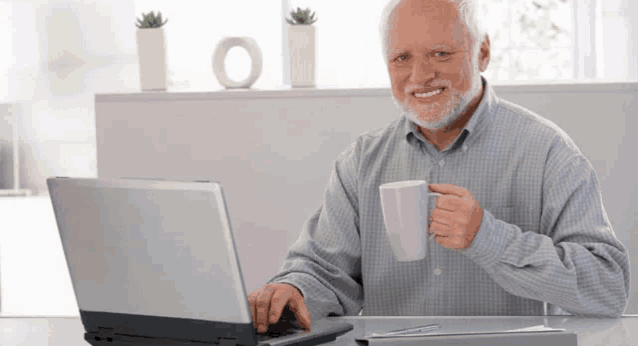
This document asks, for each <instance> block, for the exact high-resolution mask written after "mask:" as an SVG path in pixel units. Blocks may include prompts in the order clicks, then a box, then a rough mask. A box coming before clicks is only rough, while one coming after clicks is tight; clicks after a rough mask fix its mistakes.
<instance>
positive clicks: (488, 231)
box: [463, 209, 513, 267]
mask: <svg viewBox="0 0 638 346" xmlns="http://www.w3.org/2000/svg"><path fill="white" fill-rule="evenodd" d="M512 236H513V234H512V230H511V228H510V225H509V224H507V223H506V222H504V221H501V220H497V219H496V218H494V215H492V213H490V212H489V211H487V210H485V209H483V219H482V220H481V226H480V227H479V230H478V232H477V233H476V235H475V236H474V240H472V244H470V247H468V248H467V249H465V250H464V251H463V254H464V255H465V256H466V257H468V258H469V259H471V260H473V261H474V262H475V263H476V264H478V265H479V266H481V267H490V266H492V265H493V264H494V263H496V262H497V261H498V259H499V258H500V257H501V256H502V254H503V252H504V251H505V247H506V246H507V244H508V243H509V242H510V239H511V238H512Z"/></svg>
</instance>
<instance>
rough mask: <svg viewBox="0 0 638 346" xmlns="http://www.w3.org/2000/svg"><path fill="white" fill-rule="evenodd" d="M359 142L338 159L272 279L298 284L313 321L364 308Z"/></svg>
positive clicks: (355, 312) (273, 281) (353, 313)
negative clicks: (320, 199) (316, 204)
mask: <svg viewBox="0 0 638 346" xmlns="http://www.w3.org/2000/svg"><path fill="white" fill-rule="evenodd" d="M355 144H356V143H354V144H353V145H351V146H350V147H349V148H348V149H347V150H346V151H344V153H342V154H341V156H340V158H339V159H338V160H337V161H336V162H335V165H334V169H333V171H332V174H331V176H330V179H329V182H328V185H327V187H326V190H325V193H324V199H323V204H322V206H320V207H319V208H318V209H317V210H316V211H315V212H314V213H313V214H312V216H310V218H309V219H308V220H307V221H306V222H305V223H304V226H303V229H302V232H301V235H300V236H299V238H298V239H297V241H296V242H295V244H293V245H292V246H291V247H290V249H289V251H288V254H287V256H286V259H285V261H284V263H283V266H282V269H281V270H280V272H279V273H278V274H277V275H275V276H274V277H273V278H271V279H270V280H269V281H268V283H288V284H291V285H293V286H295V287H297V288H298V289H299V290H300V291H301V293H302V295H303V296H304V303H305V304H306V307H307V308H308V312H309V314H310V319H311V320H316V319H321V318H324V317H327V316H347V315H356V314H358V313H359V312H360V311H361V309H362V307H363V286H362V279H361V239H360V235H359V214H358V210H359V208H358V199H357V198H358V197H357V194H356V191H357V190H356V187H357V184H356V174H357V173H356V172H357V167H358V163H357V162H358V160H357V157H356V153H357V151H356V149H355V147H356V145H355Z"/></svg>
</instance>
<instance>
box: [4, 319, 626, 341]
mask: <svg viewBox="0 0 638 346" xmlns="http://www.w3.org/2000/svg"><path fill="white" fill-rule="evenodd" d="M328 319H329V320H341V321H347V322H349V323H352V324H353V325H354V330H352V331H351V332H349V333H347V334H345V335H343V336H341V337H339V338H337V340H336V341H335V342H331V343H328V344H325V345H331V346H336V345H340V346H341V345H355V344H356V343H355V342H354V338H355V337H357V336H360V335H363V334H364V333H365V334H367V333H371V332H373V331H387V330H391V329H398V328H402V327H403V328H407V327H411V326H418V325H423V324H429V323H440V324H442V325H443V326H451V325H455V326H457V327H461V326H464V325H465V326H467V327H471V328H475V327H477V326H481V325H483V326H502V327H504V328H513V327H526V326H533V325H540V324H544V325H546V326H548V327H554V328H564V329H566V330H567V331H568V332H572V331H573V332H576V333H577V335H578V346H599V345H614V346H629V345H635V346H638V316H635V315H633V316H629V315H627V316H624V317H622V318H618V319H611V318H584V317H573V316H549V317H542V316H539V317H528V316H526V317H523V316H504V317H500V316H497V317H494V316H472V317H457V316H455V317H364V316H352V317H330V318H328ZM0 330H1V331H2V333H0V344H1V345H2V346H18V345H20V346H23V345H33V346H40V345H42V346H87V345H88V343H87V342H86V341H84V339H83V336H84V328H83V326H82V322H81V320H80V319H79V318H64V317H2V318H0Z"/></svg>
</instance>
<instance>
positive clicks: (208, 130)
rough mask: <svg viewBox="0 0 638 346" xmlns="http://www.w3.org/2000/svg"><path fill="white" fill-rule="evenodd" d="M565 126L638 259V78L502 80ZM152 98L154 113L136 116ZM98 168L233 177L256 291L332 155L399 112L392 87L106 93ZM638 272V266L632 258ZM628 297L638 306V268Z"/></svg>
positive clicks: (243, 249) (502, 91)
mask: <svg viewBox="0 0 638 346" xmlns="http://www.w3.org/2000/svg"><path fill="white" fill-rule="evenodd" d="M495 91H496V93H497V95H498V96H499V97H501V98H504V99H506V100H510V101H512V102H515V103H517V104H519V105H521V106H523V107H527V108H529V109H531V110H532V111H535V112H537V113H538V114H540V115H541V116H544V117H546V118H547V119H549V120H551V121H553V122H555V123H556V124H557V125H558V126H560V127H561V128H563V129H564V130H565V131H566V132H567V133H568V134H569V135H570V137H571V138H572V139H573V140H574V141H575V142H576V144H577V145H578V146H579V148H580V149H581V151H582V152H583V154H584V155H585V156H586V157H587V158H588V159H589V161H590V162H591V164H592V166H593V167H594V169H595V170H596V172H597V174H598V179H599V181H600V185H601V189H602V197H603V203H604V206H605V209H606V211H607V214H608V217H609V219H610V222H611V224H612V227H613V229H614V232H615V234H616V236H617V237H618V238H619V239H620V240H621V241H622V242H623V243H624V244H625V246H626V247H627V248H628V249H629V255H630V260H631V261H632V262H633V263H638V247H637V246H636V245H635V244H636V240H637V239H638V238H636V236H635V234H636V231H638V228H637V227H638V224H637V223H636V221H638V198H637V197H638V196H637V195H636V194H635V193H633V190H634V189H633V188H634V186H635V177H636V176H638V164H637V163H636V162H635V148H637V147H638V140H637V139H636V137H635V136H632V135H631V133H632V130H634V129H636V128H638V120H637V119H635V117H634V116H632V115H633V114H635V113H636V111H637V110H638V84H636V83H633V84H611V85H608V84H584V85H538V86H498V87H495ZM142 109H147V110H148V111H149V112H148V114H146V115H143V114H142V115H139V116H138V115H137V114H139V113H140V110H142ZM96 112H97V123H96V124H97V136H98V148H97V150H98V156H99V158H100V161H99V162H98V170H99V172H98V173H99V176H100V177H101V178H121V177H146V178H165V179H178V180H182V179H184V180H189V179H192V180H214V181H219V182H221V184H222V185H223V186H224V192H225V194H226V198H227V201H228V207H229V214H230V218H231V224H232V226H233V229H234V232H235V235H236V238H235V239H236V241H237V247H238V253H239V257H240V261H241V263H242V268H243V273H244V277H245V279H246V289H247V291H249V292H250V291H252V290H254V289H255V288H257V287H259V286H261V285H262V284H263V283H264V282H266V280H268V279H269V278H270V277H272V276H273V275H274V274H276V272H277V271H278V270H279V268H280V266H281V264H282V263H283V260H284V257H285V255H286V253H287V249H288V247H289V246H290V245H292V243H293V242H294V241H295V240H296V238H297V236H298V235H299V232H300V231H301V228H302V225H303V223H304V222H305V221H306V220H307V218H308V217H309V216H310V215H311V213H312V212H314V211H315V210H316V208H317V207H318V206H319V205H320V203H321V201H322V197H323V192H324V189H325V184H326V183H327V181H328V178H329V174H330V172H331V168H332V164H333V163H334V161H335V160H336V158H337V156H338V154H339V153H341V152H342V151H343V150H344V149H345V148H346V147H347V146H348V145H349V144H350V143H351V142H352V141H354V140H355V138H356V136H358V135H359V134H361V133H363V132H366V131H369V130H372V129H375V128H379V127H382V126H385V125H386V124H387V123H389V122H390V121H392V120H393V119H394V118H396V117H398V116H399V115H400V112H399V110H398V109H397V108H396V106H395V105H394V102H393V101H392V99H391V97H390V91H389V90H388V89H370V90H367V91H366V90H342V91H341V90H332V91H328V90H323V91H315V92H313V91H281V92H269V93H259V92H255V91H247V92H242V93H234V92H227V93H197V94H189V93H182V94H161V93H160V94H135V95H98V97H97V101H96ZM633 268H634V273H635V272H636V271H637V269H636V268H638V266H635V265H634V267H633ZM632 287H633V288H634V290H633V291H632V292H631V296H632V297H631V300H630V307H629V308H628V309H627V313H636V312H638V290H637V289H636V287H638V275H632Z"/></svg>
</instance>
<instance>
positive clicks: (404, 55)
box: [394, 54, 407, 61]
mask: <svg viewBox="0 0 638 346" xmlns="http://www.w3.org/2000/svg"><path fill="white" fill-rule="evenodd" d="M401 59H407V55H406V54H403V55H399V56H398V57H397V58H396V59H394V60H396V61H403V60H401Z"/></svg>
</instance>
